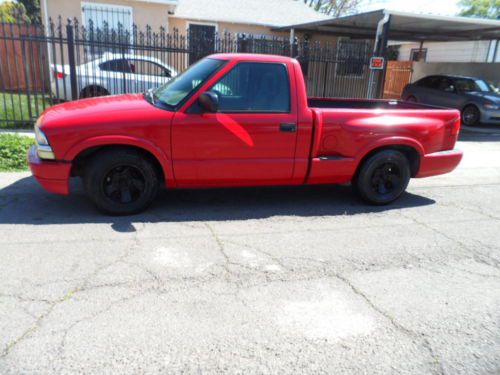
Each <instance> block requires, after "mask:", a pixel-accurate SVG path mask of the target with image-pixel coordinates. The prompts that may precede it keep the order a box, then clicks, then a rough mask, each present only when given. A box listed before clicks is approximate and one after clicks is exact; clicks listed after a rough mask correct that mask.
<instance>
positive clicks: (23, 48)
mask: <svg viewBox="0 0 500 375" xmlns="http://www.w3.org/2000/svg"><path fill="white" fill-rule="evenodd" d="M21 54H22V56H23V61H24V74H25V76H26V77H25V80H24V81H25V84H26V99H27V107H28V117H29V121H31V120H32V119H33V111H32V109H31V104H32V103H31V90H30V73H29V72H30V71H29V69H30V65H29V63H30V62H29V60H28V59H27V58H26V42H25V40H24V39H22V40H21ZM23 120H24V119H23Z"/></svg>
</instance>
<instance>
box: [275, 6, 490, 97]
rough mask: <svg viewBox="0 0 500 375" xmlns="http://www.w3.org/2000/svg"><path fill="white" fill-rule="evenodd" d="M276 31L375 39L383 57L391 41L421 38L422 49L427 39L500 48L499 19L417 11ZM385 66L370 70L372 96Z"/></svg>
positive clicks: (380, 87) (375, 53) (370, 14)
mask: <svg viewBox="0 0 500 375" xmlns="http://www.w3.org/2000/svg"><path fill="white" fill-rule="evenodd" d="M274 30H276V31H284V30H289V31H290V38H291V40H293V39H294V37H295V33H296V32H302V33H307V34H310V35H314V34H320V35H334V36H339V37H349V38H352V39H372V40H374V41H375V43H374V48H373V56H380V57H386V52H387V43H388V41H389V40H391V41H420V46H421V48H422V44H423V43H424V42H425V41H442V42H443V41H467V40H493V41H494V45H495V46H494V49H495V52H494V56H496V51H497V50H498V48H500V46H499V44H500V43H499V39H500V21H499V20H488V19H480V18H467V17H449V16H436V15H427V14H414V13H406V12H398V11H392V10H387V9H381V10H376V11H372V12H366V13H359V14H355V15H352V16H346V17H340V18H335V19H331V20H325V21H317V22H310V23H303V24H296V25H289V26H284V27H279V28H275V29H274ZM386 66H387V61H385V65H384V69H382V70H379V71H372V72H371V74H370V81H369V88H368V96H369V97H381V96H382V91H383V87H384V82H385V72H386Z"/></svg>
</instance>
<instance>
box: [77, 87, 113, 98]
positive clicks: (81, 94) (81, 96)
mask: <svg viewBox="0 0 500 375" xmlns="http://www.w3.org/2000/svg"><path fill="white" fill-rule="evenodd" d="M88 90H94V91H103V92H105V93H106V95H109V91H108V90H106V89H105V88H104V87H102V86H100V85H88V86H85V87H84V88H83V89H82V91H80V98H85V97H86V96H85V93H86V92H87V91H88Z"/></svg>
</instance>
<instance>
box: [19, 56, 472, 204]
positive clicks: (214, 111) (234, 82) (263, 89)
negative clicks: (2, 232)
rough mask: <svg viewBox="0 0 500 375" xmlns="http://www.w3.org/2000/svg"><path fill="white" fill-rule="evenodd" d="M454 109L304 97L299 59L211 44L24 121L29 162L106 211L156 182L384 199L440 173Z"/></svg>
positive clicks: (450, 142) (48, 179) (139, 198)
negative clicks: (176, 66)
mask: <svg viewBox="0 0 500 375" xmlns="http://www.w3.org/2000/svg"><path fill="white" fill-rule="evenodd" d="M459 128H460V113H459V112H458V111H457V110H451V109H442V108H437V107H430V106H424V105H420V104H416V103H407V102H400V101H383V100H352V99H347V100H344V99H320V98H308V97H307V94H306V86H305V82H304V77H303V75H302V71H301V68H300V65H299V63H298V62H297V61H296V60H294V59H291V58H287V57H281V56H270V55H253V54H216V55H211V56H209V57H207V58H205V59H203V60H201V61H199V62H198V63H196V64H195V65H193V66H191V67H190V68H189V69H187V70H186V71H185V72H184V73H182V74H180V75H179V76H177V77H176V78H175V79H173V80H171V81H170V82H168V83H167V84H166V85H164V86H162V87H160V88H158V89H156V90H150V91H148V92H147V93H145V94H135V95H120V96H108V97H100V98H92V99H84V100H78V101H74V102H69V103H64V104H60V105H56V106H54V107H51V108H49V109H47V110H46V111H45V112H44V113H43V114H42V115H41V116H40V118H39V119H38V121H37V123H36V125H35V132H36V141H37V144H36V145H35V146H34V147H33V148H32V149H30V151H29V156H28V158H29V164H30V167H31V171H32V173H33V175H34V176H35V177H36V179H37V180H38V181H39V183H40V184H41V185H42V186H43V187H44V188H45V189H46V190H48V191H51V192H54V193H59V194H68V193H69V184H68V182H69V178H70V177H72V176H80V177H82V178H83V182H84V187H85V189H86V192H87V194H88V196H89V197H90V199H91V200H92V201H93V202H94V203H95V205H96V206H97V207H98V208H99V209H100V210H102V211H104V212H106V213H110V214H131V213H135V212H138V211H140V210H143V209H144V208H146V207H147V206H148V205H149V204H150V203H151V202H152V201H153V199H154V198H155V196H156V194H157V191H158V189H159V186H160V185H163V184H164V185H165V186H166V187H167V188H195V187H217V186H257V185H258V186H262V185H300V184H335V183H345V182H352V185H353V186H354V188H355V189H356V191H357V192H358V193H359V195H360V196H361V197H362V198H363V199H364V200H365V201H367V202H369V203H371V204H387V203H390V202H392V201H394V200H395V199H397V198H398V197H399V196H400V195H401V193H403V192H404V191H405V189H406V187H407V185H408V182H409V179H410V178H411V177H426V176H432V175H437V174H442V173H446V172H450V171H451V170H453V169H454V168H455V167H456V166H457V165H458V163H459V162H460V160H461V158H462V153H461V152H460V151H457V150H455V149H454V146H455V142H456V140H457V136H458V132H459Z"/></svg>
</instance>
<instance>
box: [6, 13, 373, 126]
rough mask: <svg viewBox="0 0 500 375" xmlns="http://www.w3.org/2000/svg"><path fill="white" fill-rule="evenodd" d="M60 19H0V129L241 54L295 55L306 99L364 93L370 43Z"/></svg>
mask: <svg viewBox="0 0 500 375" xmlns="http://www.w3.org/2000/svg"><path fill="white" fill-rule="evenodd" d="M87 23H88V25H86V26H83V25H79V24H78V22H77V21H76V20H73V21H67V22H65V23H63V22H62V21H61V20H60V19H59V20H57V21H56V22H53V21H50V23H49V24H48V25H46V26H44V25H24V24H7V23H0V127H3V128H8V127H28V126H31V125H32V124H33V122H34V121H35V120H36V118H37V117H38V116H39V115H40V113H41V112H42V111H43V110H44V109H45V108H46V107H48V106H50V105H52V104H54V103H57V102H60V101H66V100H76V99H80V98H86V97H92V96H101V95H110V94H122V93H133V92H144V91H146V90H147V89H149V88H151V87H157V86H160V85H163V84H165V83H167V82H168V81H169V80H170V79H171V78H172V77H174V76H175V75H177V74H178V73H180V72H182V71H183V70H185V69H186V68H187V67H188V66H189V65H191V64H192V63H194V62H196V61H197V60H199V59H200V58H202V57H204V56H207V55H209V54H212V53H217V52H246V53H264V54H275V55H285V56H292V57H295V58H297V59H298V60H299V61H300V62H301V65H302V68H303V72H304V74H305V76H306V81H307V90H308V95H309V96H316V97H328V96H330V97H354V98H363V97H366V95H367V87H368V80H369V58H370V54H371V49H372V46H371V45H370V43H369V42H368V41H364V40H356V41H353V40H341V41H339V42H336V41H335V40H334V39H332V40H331V41H308V40H306V39H302V38H295V39H294V40H293V41H292V42H291V41H290V40H289V39H288V38H283V37H276V36H270V35H258V36H256V35H249V34H234V33H217V32H215V30H211V29H207V30H191V32H189V31H187V32H185V33H181V32H179V31H177V30H175V31H174V32H172V33H168V32H167V31H166V30H165V29H163V28H162V29H160V30H157V31H153V30H152V29H151V28H150V27H146V29H144V30H139V29H138V28H137V26H135V25H132V26H131V28H125V27H123V26H122V25H121V24H119V23H118V25H117V27H115V28H111V27H109V26H108V25H107V24H106V23H104V24H103V25H102V27H94V25H93V24H92V21H91V20H90V21H88V22H87Z"/></svg>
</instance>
